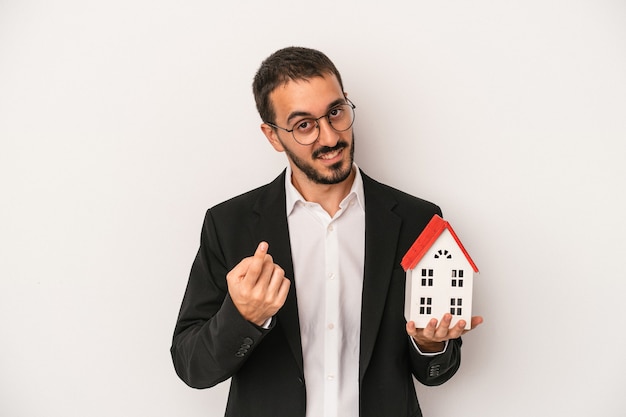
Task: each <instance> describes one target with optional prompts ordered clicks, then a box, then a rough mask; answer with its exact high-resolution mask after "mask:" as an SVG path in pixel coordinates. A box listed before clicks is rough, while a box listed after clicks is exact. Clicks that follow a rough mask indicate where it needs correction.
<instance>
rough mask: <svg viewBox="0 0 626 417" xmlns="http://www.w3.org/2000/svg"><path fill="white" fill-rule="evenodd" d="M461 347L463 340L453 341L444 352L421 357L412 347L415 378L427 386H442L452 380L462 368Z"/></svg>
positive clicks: (411, 355) (411, 357)
mask: <svg viewBox="0 0 626 417" xmlns="http://www.w3.org/2000/svg"><path fill="white" fill-rule="evenodd" d="M409 343H411V341H410V340H409ZM461 345H462V341H461V338H458V339H452V340H450V341H449V342H448V346H447V349H446V350H445V351H444V352H442V353H441V354H439V355H434V356H430V355H428V356H427V355H421V354H420V353H419V352H418V351H417V350H416V349H415V347H414V346H413V345H411V346H410V348H409V350H410V352H411V353H410V360H411V367H412V372H413V375H414V376H415V378H416V379H417V380H418V381H419V382H421V383H422V384H424V385H427V386H436V385H441V384H443V383H444V382H446V381H447V380H449V379H450V378H452V376H453V375H454V374H455V373H456V371H458V369H459V367H460V366H461Z"/></svg>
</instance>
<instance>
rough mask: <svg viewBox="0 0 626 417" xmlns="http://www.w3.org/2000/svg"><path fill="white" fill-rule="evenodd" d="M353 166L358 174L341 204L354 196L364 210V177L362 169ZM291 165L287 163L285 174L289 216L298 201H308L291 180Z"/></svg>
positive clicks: (354, 164)
mask: <svg viewBox="0 0 626 417" xmlns="http://www.w3.org/2000/svg"><path fill="white" fill-rule="evenodd" d="M352 168H353V169H354V170H355V171H356V175H355V176H354V182H353V183H352V187H351V188H350V192H349V193H348V195H347V196H346V197H345V198H344V199H343V200H342V201H341V203H340V206H342V207H343V206H344V204H346V203H347V202H348V201H350V200H351V199H353V198H356V200H357V202H358V203H359V206H360V207H361V209H362V210H365V193H364V192H363V178H362V177H361V171H360V170H359V167H358V166H357V165H356V163H354V162H353V163H352ZM291 174H292V171H291V166H290V165H287V172H286V174H285V194H286V197H287V217H289V215H291V212H292V211H293V209H294V207H295V206H296V203H298V202H301V203H306V200H305V199H304V197H302V194H300V192H299V191H298V190H297V189H296V187H294V186H293V183H292V182H291Z"/></svg>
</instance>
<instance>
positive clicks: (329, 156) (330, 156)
mask: <svg viewBox="0 0 626 417" xmlns="http://www.w3.org/2000/svg"><path fill="white" fill-rule="evenodd" d="M342 150H343V149H337V150H334V151H332V152H328V153H324V154H321V155H319V158H320V159H333V158H336V157H337V155H339V154H340V153H341V151H342Z"/></svg>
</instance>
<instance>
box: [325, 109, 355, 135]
mask: <svg viewBox="0 0 626 417" xmlns="http://www.w3.org/2000/svg"><path fill="white" fill-rule="evenodd" d="M326 117H328V122H329V123H330V125H331V126H332V127H333V129H335V130H336V131H337V132H343V131H345V130H348V129H350V127H352V123H354V109H353V108H352V106H350V105H348V104H342V105H341V106H337V107H333V108H332V109H331V110H330V111H329V112H328V114H327V115H326Z"/></svg>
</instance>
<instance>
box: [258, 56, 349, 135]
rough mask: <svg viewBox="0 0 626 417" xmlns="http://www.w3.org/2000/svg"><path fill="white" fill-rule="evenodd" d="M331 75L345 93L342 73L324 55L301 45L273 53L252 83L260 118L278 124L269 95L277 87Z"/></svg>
mask: <svg viewBox="0 0 626 417" xmlns="http://www.w3.org/2000/svg"><path fill="white" fill-rule="evenodd" d="M328 74H331V75H334V76H335V77H337V81H339V85H340V86H341V90H342V91H343V83H342V81H341V75H340V74H339V71H338V70H337V68H336V67H335V64H333V62H332V61H331V60H330V59H329V58H328V57H327V56H326V55H324V54H323V53H322V52H320V51H317V50H315V49H310V48H303V47H298V46H290V47H287V48H283V49H279V50H278V51H276V52H274V53H273V54H272V55H270V56H269V57H268V58H266V59H265V61H263V62H262V63H261V66H260V67H259V69H258V71H257V73H256V75H255V76H254V81H253V83H252V92H253V93H254V100H255V102H256V108H257V111H258V112H259V115H260V116H261V119H262V120H263V121H264V122H267V123H274V122H275V120H274V119H275V118H276V113H275V112H274V108H273V107H272V103H271V101H270V94H271V93H272V91H274V90H275V89H276V88H277V87H279V86H281V85H284V84H286V83H288V82H289V81H297V80H307V79H309V78H313V77H323V76H325V75H328Z"/></svg>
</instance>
